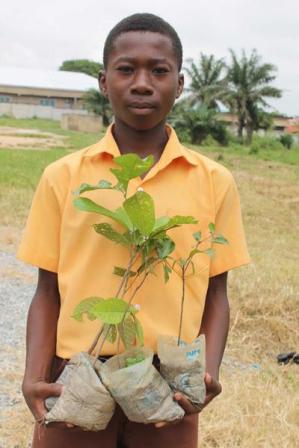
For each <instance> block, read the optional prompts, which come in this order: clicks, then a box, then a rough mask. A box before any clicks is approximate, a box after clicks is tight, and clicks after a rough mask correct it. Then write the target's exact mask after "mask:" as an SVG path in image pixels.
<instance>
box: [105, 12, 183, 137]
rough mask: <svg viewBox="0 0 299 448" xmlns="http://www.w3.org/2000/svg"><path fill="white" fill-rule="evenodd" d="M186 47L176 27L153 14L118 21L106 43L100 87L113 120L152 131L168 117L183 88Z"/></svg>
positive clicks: (134, 127) (138, 15)
mask: <svg viewBox="0 0 299 448" xmlns="http://www.w3.org/2000/svg"><path fill="white" fill-rule="evenodd" d="M181 66H182V45H181V42H180V39H179V37H178V35H177V33H176V31H175V30H174V29H173V28H172V27H171V26H170V25H169V24H168V23H167V22H165V21H164V20H163V19H161V18H160V17H157V16H154V15H152V14H134V15H133V16H130V17H127V18H125V19H123V20H122V21H121V22H119V23H118V24H117V25H116V26H115V27H114V28H113V29H112V30H111V31H110V33H109V35H108V37H107V39H106V43H105V46H104V72H103V73H101V74H100V76H99V83H100V89H101V91H102V93H103V94H104V95H105V96H107V97H108V99H109V101H110V103H111V106H112V109H113V112H114V117H115V123H117V122H122V123H123V124H125V125H127V126H129V127H131V128H133V129H136V130H149V129H153V128H154V127H156V126H157V125H158V124H159V123H162V122H164V121H165V119H166V116H167V115H168V114H169V112H170V110H171V109H172V106H173V104H174V101H175V99H176V98H178V97H179V96H180V95H181V93H182V90H183V85H184V77H183V75H182V74H181V73H180V69H181Z"/></svg>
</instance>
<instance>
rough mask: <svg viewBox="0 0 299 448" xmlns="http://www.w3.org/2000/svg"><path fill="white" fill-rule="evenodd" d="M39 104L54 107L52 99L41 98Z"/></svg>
mask: <svg viewBox="0 0 299 448" xmlns="http://www.w3.org/2000/svg"><path fill="white" fill-rule="evenodd" d="M39 103H40V105H41V106H50V107H55V100H54V99H53V98H42V99H41V100H40V102H39Z"/></svg>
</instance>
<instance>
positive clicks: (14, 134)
mask: <svg viewBox="0 0 299 448" xmlns="http://www.w3.org/2000/svg"><path fill="white" fill-rule="evenodd" d="M65 138H66V137H64V136H62V135H58V134H53V133H50V132H43V131H39V130H37V129H22V128H13V127H8V126H0V148H10V149H20V148H22V149H28V148H30V149H39V150H47V149H50V148H53V147H57V146H59V147H64V146H65Z"/></svg>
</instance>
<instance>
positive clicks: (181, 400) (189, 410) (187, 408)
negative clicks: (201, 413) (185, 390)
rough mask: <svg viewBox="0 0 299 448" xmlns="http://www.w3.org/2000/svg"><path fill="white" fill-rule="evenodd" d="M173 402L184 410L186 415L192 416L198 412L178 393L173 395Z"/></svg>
mask: <svg viewBox="0 0 299 448" xmlns="http://www.w3.org/2000/svg"><path fill="white" fill-rule="evenodd" d="M174 399H175V401H176V402H177V403H178V404H179V405H180V406H181V407H182V408H183V409H184V411H185V412H186V414H194V413H195V412H198V410H197V409H196V408H195V406H193V404H192V403H191V402H190V400H188V398H186V397H185V396H184V395H183V394H181V393H180V392H176V393H175V394H174Z"/></svg>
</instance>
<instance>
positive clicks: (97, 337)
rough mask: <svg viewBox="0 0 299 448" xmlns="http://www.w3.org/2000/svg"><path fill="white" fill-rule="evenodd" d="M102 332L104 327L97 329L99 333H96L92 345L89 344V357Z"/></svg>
mask: <svg viewBox="0 0 299 448" xmlns="http://www.w3.org/2000/svg"><path fill="white" fill-rule="evenodd" d="M103 330H104V325H102V326H101V327H100V329H99V331H98V332H97V335H96V337H95V338H94V340H93V343H92V344H91V346H90V347H89V350H88V353H89V354H90V355H91V353H92V351H93V350H94V349H95V347H96V345H97V343H98V342H99V339H100V337H101V335H102V333H103Z"/></svg>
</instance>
